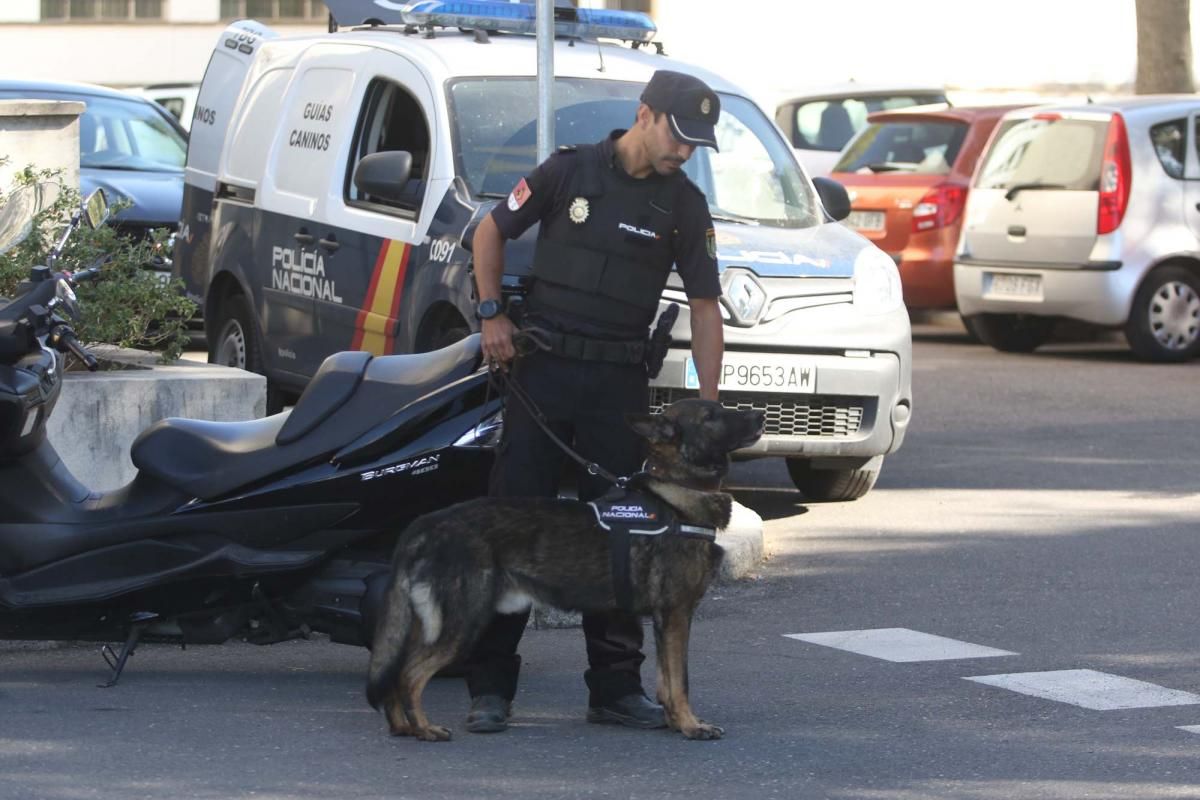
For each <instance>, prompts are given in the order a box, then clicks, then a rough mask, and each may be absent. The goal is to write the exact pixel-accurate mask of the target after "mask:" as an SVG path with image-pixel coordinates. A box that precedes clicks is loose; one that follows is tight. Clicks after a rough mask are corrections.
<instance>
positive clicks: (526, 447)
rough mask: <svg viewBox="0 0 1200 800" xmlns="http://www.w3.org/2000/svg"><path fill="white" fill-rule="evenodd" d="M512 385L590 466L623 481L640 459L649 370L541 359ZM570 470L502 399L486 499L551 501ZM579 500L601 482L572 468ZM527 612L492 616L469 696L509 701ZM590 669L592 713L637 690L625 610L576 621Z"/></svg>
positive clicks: (637, 666)
mask: <svg viewBox="0 0 1200 800" xmlns="http://www.w3.org/2000/svg"><path fill="white" fill-rule="evenodd" d="M512 377H513V379H514V380H516V381H518V382H519V383H520V385H521V387H522V388H524V389H525V391H526V392H527V393H528V394H529V396H530V397H531V398H532V399H533V402H534V403H535V404H536V405H537V407H538V408H539V409H541V411H542V413H543V414H544V415H545V417H546V420H547V422H549V424H550V427H551V429H552V430H553V431H554V434H555V435H556V436H558V437H559V438H560V439H562V440H563V441H564V442H566V443H568V444H570V445H571V446H572V448H573V449H574V450H575V451H576V452H577V453H579V454H580V455H581V456H583V457H584V458H586V459H587V460H589V461H594V462H596V463H597V464H600V465H601V466H602V467H604V468H605V469H607V470H609V471H610V472H613V473H616V474H617V475H628V474H630V473H631V472H634V471H636V470H637V469H638V468H640V466H641V464H642V461H643V446H642V440H641V438H640V437H638V436H637V435H636V434H635V433H634V432H633V431H632V430H631V429H630V428H629V425H628V424H626V422H625V414H626V413H629V412H634V413H646V411H647V406H648V400H649V397H648V391H647V380H646V370H645V367H643V366H642V365H641V364H609V363H603V362H597V361H579V360H575V359H569V358H562V357H559V356H554V355H551V354H549V353H544V352H538V353H534V354H533V355H530V356H527V357H524V358H521V359H519V360H518V361H517V363H516V365H515V366H514V367H513V372H512ZM568 463H569V464H570V465H571V466H575V462H574V461H569V460H568V459H567V456H566V454H565V453H563V451H562V450H560V449H559V448H558V446H557V445H555V444H554V442H552V441H551V440H550V438H549V437H548V436H546V434H545V432H544V431H542V429H541V428H540V427H538V424H537V422H536V421H534V420H533V418H532V417H530V415H529V413H528V412H527V411H526V410H525V407H524V405H522V403H521V402H520V401H519V400H517V399H516V398H515V397H509V398H508V400H507V402H506V403H505V407H504V434H503V437H502V439H501V443H500V446H499V449H498V452H497V457H496V463H495V467H494V468H493V471H492V475H491V485H490V494H491V495H492V496H493V497H517V496H539V497H554V496H556V495H557V493H558V484H559V478H560V477H561V476H562V474H563V468H564V466H565V465H566V464H568ZM576 471H577V472H578V473H579V476H578V488H579V499H580V500H584V501H587V500H592V499H594V498H596V497H599V496H600V495H602V494H604V493H605V492H606V491H607V490H608V489H609V488H610V485H609V484H608V482H607V481H605V480H603V479H602V478H598V477H596V476H594V475H588V474H586V472H585V471H584V470H583V469H581V468H580V469H577V470H576ZM528 620H529V612H528V611H526V612H524V613H520V614H497V615H496V616H495V617H494V618H493V619H492V622H491V624H490V625H489V626H488V628H487V629H486V630H485V631H484V634H483V636H482V637H481V638H480V640H479V642H478V643H477V644H476V646H475V650H474V652H473V653H472V655H471V657H470V658H469V659H468V663H467V688H468V689H469V690H470V692H471V696H472V697H478V696H479V695H483V694H498V695H500V696H502V697H505V698H507V699H508V700H512V698H513V695H515V694H516V691H517V675H518V673H519V672H520V668H521V657H520V656H519V655H517V645H518V644H519V643H520V641H521V635H522V634H523V633H524V631H525V623H526V622H527V621H528ZM583 635H584V639H585V641H586V644H587V657H588V665H589V669H588V670H587V672H586V673H584V680H585V681H586V683H587V686H588V693H589V705H593V706H595V705H600V704H603V703H607V702H609V701H612V700H616V699H618V698H620V697H623V696H625V695H627V694H631V693H634V692H640V691H642V680H641V665H642V662H643V661H644V660H645V659H646V656H645V655H644V654H643V653H642V625H641V621H640V620H639V619H638V618H637V616H635V615H633V614H630V613H628V612H624V611H616V610H614V611H609V612H603V613H597V614H584V615H583Z"/></svg>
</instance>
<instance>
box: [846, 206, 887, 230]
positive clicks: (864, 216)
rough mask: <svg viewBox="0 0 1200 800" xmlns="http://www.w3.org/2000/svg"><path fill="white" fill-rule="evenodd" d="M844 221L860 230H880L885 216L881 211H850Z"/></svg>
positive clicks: (885, 219)
mask: <svg viewBox="0 0 1200 800" xmlns="http://www.w3.org/2000/svg"><path fill="white" fill-rule="evenodd" d="M844 222H845V223H846V225H848V226H849V227H851V228H854V229H856V230H860V231H881V230H883V228H884V224H885V223H886V222H887V218H886V216H885V215H884V213H883V212H882V211H851V212H850V216H848V217H846V219H845V220H844Z"/></svg>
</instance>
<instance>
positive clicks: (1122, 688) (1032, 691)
mask: <svg viewBox="0 0 1200 800" xmlns="http://www.w3.org/2000/svg"><path fill="white" fill-rule="evenodd" d="M964 680H968V681H974V682H976V683H983V684H986V685H988V686H998V687H1000V688H1001V689H1008V690H1010V691H1014V692H1020V693H1021V694H1028V695H1032V696H1034V697H1041V698H1043V699H1046V700H1055V701H1057V702H1060V703H1069V704H1071V705H1073V706H1079V707H1080V708H1089V709H1092V710H1095V711H1111V710H1113V709H1118V708H1156V707H1158V706H1186V705H1194V704H1196V703H1200V695H1196V694H1192V693H1191V692H1181V691H1178V690H1176V689H1167V688H1165V687H1163V686H1158V685H1156V684H1153V683H1147V682H1145V681H1138V680H1134V679H1133V678H1122V677H1121V676H1120V675H1110V674H1108V673H1106V672H1097V671H1096V670H1092V669H1061V670H1052V671H1050V672H1014V673H1011V674H1008V675H979V676H976V677H973V678H964ZM1197 727H1200V726H1197Z"/></svg>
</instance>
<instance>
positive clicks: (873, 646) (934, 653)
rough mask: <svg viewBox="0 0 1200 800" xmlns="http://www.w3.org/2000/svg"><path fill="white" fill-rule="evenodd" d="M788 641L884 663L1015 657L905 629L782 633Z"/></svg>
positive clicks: (1006, 652)
mask: <svg viewBox="0 0 1200 800" xmlns="http://www.w3.org/2000/svg"><path fill="white" fill-rule="evenodd" d="M784 636H786V637H787V638H789V639H798V640H799V641H802V642H811V643H812V644H819V645H824V646H825V647H834V648H837V649H838V650H848V651H849V652H851V653H858V654H860V655H864V656H871V657H872V658H882V659H884V660H885V661H895V662H912V661H950V660H953V659H959V658H994V657H996V656H1015V655H1019V654H1018V653H1014V652H1011V651H1009V650H997V649H996V648H994V647H985V646H983V645H979V644H971V643H970V642H960V641H958V640H957V639H947V638H946V637H944V636H935V635H933V634H932V633H921V632H920V631H914V630H910V629H908V628H874V629H869V630H860V631H825V632H823V633H785V634H784Z"/></svg>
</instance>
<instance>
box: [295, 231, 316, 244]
mask: <svg viewBox="0 0 1200 800" xmlns="http://www.w3.org/2000/svg"><path fill="white" fill-rule="evenodd" d="M292 238H293V239H295V240H296V241H297V242H299V243H300V244H312V243H313V239H315V238H316V237H315V236H313V235H312V234H311V233H309V232H308V228H301V229H300V230H298V231H296V232H295V233H293V234H292Z"/></svg>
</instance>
